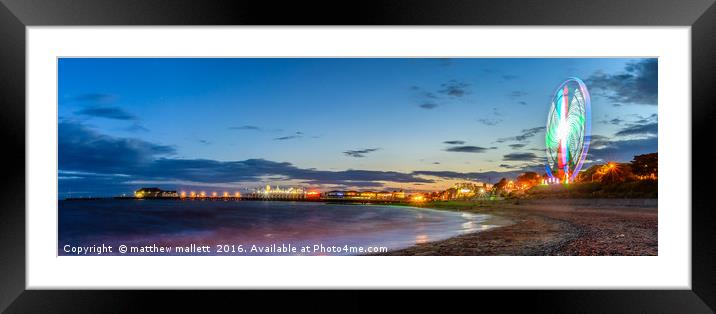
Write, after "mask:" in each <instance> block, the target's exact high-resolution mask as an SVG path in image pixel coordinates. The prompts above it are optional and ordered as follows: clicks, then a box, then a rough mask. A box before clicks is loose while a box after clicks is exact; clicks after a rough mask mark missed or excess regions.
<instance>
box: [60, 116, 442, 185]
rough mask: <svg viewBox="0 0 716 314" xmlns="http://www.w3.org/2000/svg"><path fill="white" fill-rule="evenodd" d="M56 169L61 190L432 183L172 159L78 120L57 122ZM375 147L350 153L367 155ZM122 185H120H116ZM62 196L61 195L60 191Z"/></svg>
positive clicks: (402, 176)
mask: <svg viewBox="0 0 716 314" xmlns="http://www.w3.org/2000/svg"><path fill="white" fill-rule="evenodd" d="M58 144H59V156H58V159H59V171H60V173H61V174H62V176H63V177H81V178H82V179H79V178H78V179H73V180H63V182H62V183H61V185H60V189H61V191H63V193H66V192H67V191H74V193H79V191H89V192H91V193H93V194H94V195H101V194H102V193H104V194H103V195H116V193H121V192H126V190H125V189H126V186H127V185H133V184H134V185H137V184H140V183H138V182H158V183H157V184H159V183H162V184H166V185H169V186H168V187H167V188H172V187H176V186H177V185H181V186H206V185H207V184H212V185H215V186H217V185H237V184H245V185H246V184H257V182H263V180H265V179H266V178H274V179H276V178H282V179H284V180H292V181H293V182H296V181H298V182H306V183H307V184H343V185H345V186H360V185H363V186H376V187H377V186H381V184H382V182H397V183H411V184H414V183H433V182H434V181H433V180H431V179H426V178H422V177H419V176H416V175H414V174H410V173H402V172H395V171H371V170H351V169H349V170H344V171H324V170H316V169H304V168H298V167H296V166H294V165H292V164H291V163H287V162H276V161H269V160H265V159H247V160H241V161H217V160H211V159H181V158H173V157H172V156H173V155H174V154H175V150H174V148H173V147H170V146H165V145H159V144H155V143H150V142H146V141H143V140H139V139H130V138H120V137H113V136H108V135H103V134H100V133H98V132H96V131H94V130H92V129H90V128H88V127H86V126H84V125H82V124H81V123H77V122H73V121H60V122H59V137H58ZM375 150H377V148H375V149H366V150H358V151H355V152H358V153H360V152H363V153H369V152H372V151H375ZM122 186H125V188H122ZM64 195H66V194H64Z"/></svg>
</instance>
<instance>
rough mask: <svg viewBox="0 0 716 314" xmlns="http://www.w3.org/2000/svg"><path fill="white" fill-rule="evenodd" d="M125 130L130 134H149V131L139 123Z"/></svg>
mask: <svg viewBox="0 0 716 314" xmlns="http://www.w3.org/2000/svg"><path fill="white" fill-rule="evenodd" d="M125 130H126V131H129V132H149V129H147V128H146V127H144V126H143V125H141V124H139V123H137V122H135V123H132V125H130V126H128V127H126V128H125Z"/></svg>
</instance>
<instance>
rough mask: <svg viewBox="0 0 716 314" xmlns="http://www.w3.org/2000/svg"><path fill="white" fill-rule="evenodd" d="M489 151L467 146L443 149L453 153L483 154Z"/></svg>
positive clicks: (483, 148)
mask: <svg viewBox="0 0 716 314" xmlns="http://www.w3.org/2000/svg"><path fill="white" fill-rule="evenodd" d="M489 149H490V148H485V147H479V146H469V145H467V146H453V147H448V148H446V149H445V151H447V152H454V153H484V152H485V151H487V150H489Z"/></svg>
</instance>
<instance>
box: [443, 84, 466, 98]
mask: <svg viewBox="0 0 716 314" xmlns="http://www.w3.org/2000/svg"><path fill="white" fill-rule="evenodd" d="M469 86H470V84H467V83H465V82H460V81H458V80H450V81H448V82H447V83H443V84H441V85H440V87H441V88H442V89H440V90H438V93H440V94H444V95H448V96H451V97H462V96H465V95H467V94H468V93H469V91H468V87H469Z"/></svg>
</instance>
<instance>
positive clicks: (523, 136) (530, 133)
mask: <svg viewBox="0 0 716 314" xmlns="http://www.w3.org/2000/svg"><path fill="white" fill-rule="evenodd" d="M544 129H545V127H543V126H538V127H534V128H531V129H523V130H522V132H521V133H520V134H519V135H516V136H511V137H503V138H499V139H497V141H495V142H497V143H504V142H507V141H518V142H523V141H526V140H528V139H530V138H531V137H534V136H535V135H537V133H539V132H542V131H544Z"/></svg>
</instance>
